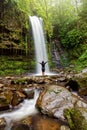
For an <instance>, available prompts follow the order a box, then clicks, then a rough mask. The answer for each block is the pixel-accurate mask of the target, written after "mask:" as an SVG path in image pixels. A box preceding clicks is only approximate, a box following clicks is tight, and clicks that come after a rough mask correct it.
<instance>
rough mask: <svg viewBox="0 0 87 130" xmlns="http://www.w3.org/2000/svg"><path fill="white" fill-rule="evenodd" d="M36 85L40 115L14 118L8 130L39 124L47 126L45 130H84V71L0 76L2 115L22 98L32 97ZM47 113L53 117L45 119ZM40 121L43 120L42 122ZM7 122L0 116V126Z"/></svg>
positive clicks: (86, 99)
mask: <svg viewBox="0 0 87 130" xmlns="http://www.w3.org/2000/svg"><path fill="white" fill-rule="evenodd" d="M35 89H37V90H38V91H39V92H40V95H39V97H38V100H37V102H36V108H37V109H38V111H40V113H42V114H43V116H40V115H37V114H36V116H27V117H26V118H24V119H22V120H21V121H20V120H19V121H17V122H14V121H13V122H14V123H12V126H11V130H18V129H20V130H25V129H26V130H27V129H32V130H33V129H35V130H39V129H41V127H43V128H44V129H45V130H46V129H47V128H49V129H48V130H56V129H58V130H70V129H71V130H86V129H85V128H87V71H82V72H80V73H75V72H72V71H71V72H65V71H64V70H59V71H58V74H56V75H46V76H33V75H32V76H30V75H22V76H19V77H16V76H15V77H13V76H6V77H0V113H1V115H2V113H6V112H10V111H11V112H12V111H14V110H16V109H19V108H21V103H23V101H25V100H31V99H33V98H34V90H35ZM76 113H77V114H76ZM44 115H45V116H44ZM48 117H51V118H52V119H53V120H52V119H49V120H47V118H48ZM37 119H38V121H36V120H37ZM33 120H34V121H33ZM50 120H51V121H52V122H54V121H55V122H57V121H58V122H57V125H58V126H57V125H56V124H55V123H53V128H52V129H51V127H50V125H51V124H50V122H51V121H50ZM35 122H36V123H35ZM42 122H45V123H44V125H43V123H42ZM46 122H48V123H46ZM60 122H61V123H60ZM79 122H80V123H79ZM31 124H32V125H31ZM48 124H49V125H48ZM6 125H7V121H6V119H5V118H0V130H4V129H5V130H8V128H7V129H6ZM10 125H11V124H10ZM47 125H48V126H47ZM34 126H35V127H34Z"/></svg>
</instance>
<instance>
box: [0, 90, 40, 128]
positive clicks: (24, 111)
mask: <svg viewBox="0 0 87 130" xmlns="http://www.w3.org/2000/svg"><path fill="white" fill-rule="evenodd" d="M38 96H39V92H38V91H37V90H35V94H34V99H30V100H25V101H24V102H23V103H21V107H20V108H19V109H17V110H15V111H13V112H7V113H6V112H5V113H3V114H0V118H5V120H6V122H7V126H6V128H5V130H10V129H11V127H12V122H13V121H19V120H21V119H23V118H26V117H27V116H29V115H32V114H35V113H37V112H38V111H37V109H36V108H35V104H36V101H37V98H38Z"/></svg>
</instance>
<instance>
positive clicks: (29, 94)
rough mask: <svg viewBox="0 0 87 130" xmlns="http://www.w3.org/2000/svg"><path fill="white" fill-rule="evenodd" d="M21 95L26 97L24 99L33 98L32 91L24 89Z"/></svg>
mask: <svg viewBox="0 0 87 130" xmlns="http://www.w3.org/2000/svg"><path fill="white" fill-rule="evenodd" d="M23 93H24V95H26V98H28V99H32V98H34V89H24V90H23Z"/></svg>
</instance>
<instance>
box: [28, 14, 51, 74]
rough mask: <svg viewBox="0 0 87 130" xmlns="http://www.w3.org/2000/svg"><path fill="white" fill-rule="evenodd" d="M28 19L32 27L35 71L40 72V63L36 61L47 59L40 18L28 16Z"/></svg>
mask: <svg viewBox="0 0 87 130" xmlns="http://www.w3.org/2000/svg"><path fill="white" fill-rule="evenodd" d="M29 20H30V23H31V27H32V34H33V39H34V45H35V56H36V73H37V74H40V73H41V65H40V64H39V63H38V62H42V61H45V62H46V61H48V58H47V51H46V45H45V38H44V32H43V27H42V25H43V24H42V23H43V22H42V19H41V18H38V17H36V16H29ZM46 73H49V66H48V63H47V64H46Z"/></svg>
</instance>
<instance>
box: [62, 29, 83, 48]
mask: <svg viewBox="0 0 87 130" xmlns="http://www.w3.org/2000/svg"><path fill="white" fill-rule="evenodd" d="M62 33H63V32H62ZM62 35H65V36H64V37H63V36H62V37H61V36H60V37H61V44H62V45H63V46H64V47H65V48H74V47H77V46H78V45H79V44H80V42H81V39H82V34H81V31H80V30H78V29H77V28H76V29H75V28H74V29H72V30H70V31H68V32H67V33H66V34H62Z"/></svg>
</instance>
